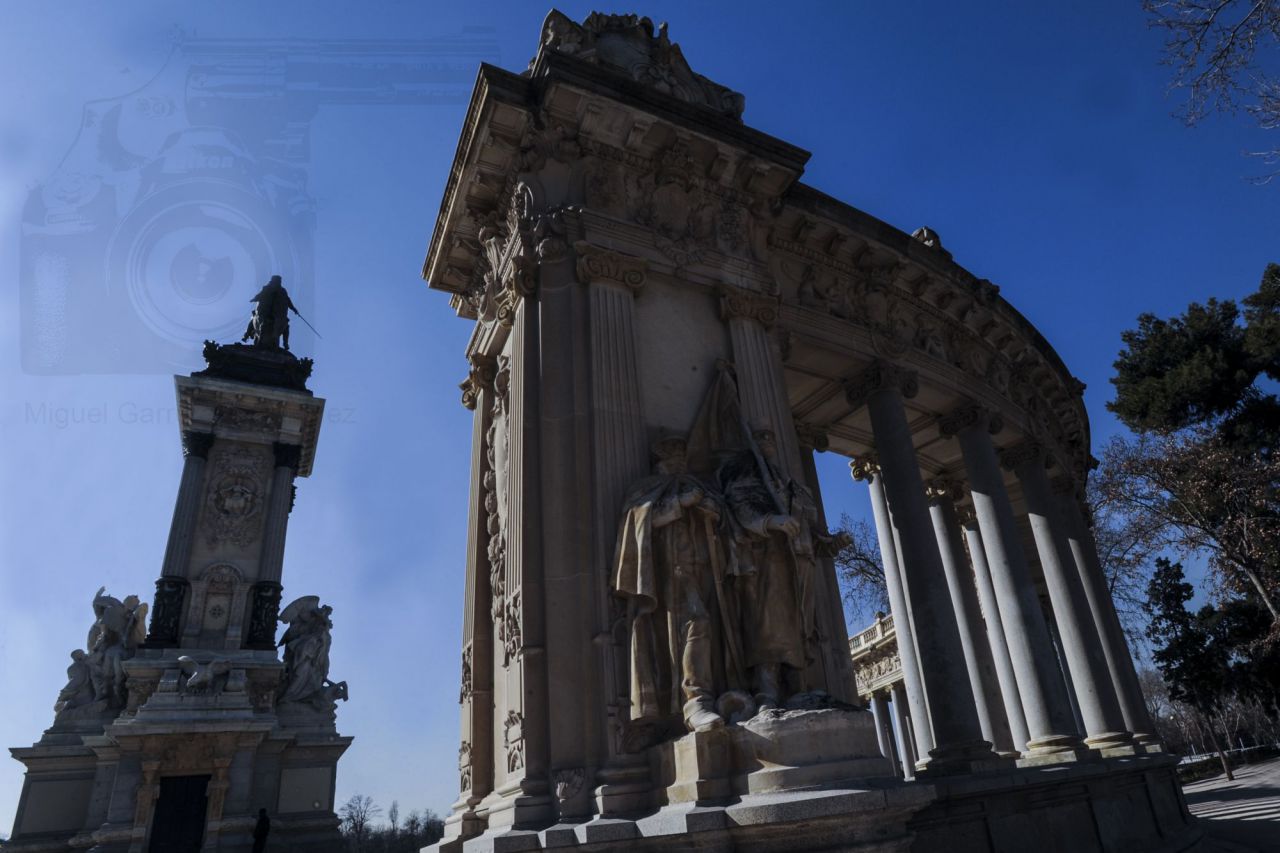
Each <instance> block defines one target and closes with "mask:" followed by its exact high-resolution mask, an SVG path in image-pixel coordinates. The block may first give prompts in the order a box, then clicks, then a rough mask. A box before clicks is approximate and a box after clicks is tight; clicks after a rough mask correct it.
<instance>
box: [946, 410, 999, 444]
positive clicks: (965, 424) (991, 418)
mask: <svg viewBox="0 0 1280 853" xmlns="http://www.w3.org/2000/svg"><path fill="white" fill-rule="evenodd" d="M984 424H985V425H986V429H987V432H989V433H991V434H992V435H995V434H996V433H998V432H1000V430H1002V429H1004V418H1002V417H1001V416H1000V415H999V414H998V413H996V412H992V411H991V410H990V409H987V408H984V407H982V406H980V405H978V404H977V403H965V404H963V405H961V406H957V407H956V408H955V409H952V410H951V411H950V412H948V413H947V414H945V415H943V416H942V417H940V418H938V431H939V432H941V433H942V435H943V436H944V437H946V438H951V437H953V436H956V435H959V434H960V433H962V432H964V431H965V430H966V429H969V428H970V427H978V428H981V427H982V426H983V425H984Z"/></svg>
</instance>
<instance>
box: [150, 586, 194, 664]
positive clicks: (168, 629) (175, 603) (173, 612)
mask: <svg viewBox="0 0 1280 853" xmlns="http://www.w3.org/2000/svg"><path fill="white" fill-rule="evenodd" d="M190 587H191V584H190V583H189V582H188V581H187V579H186V578H180V577H174V576H171V575H166V576H164V577H161V578H160V579H159V580H157V581H156V594H155V599H154V602H153V606H152V609H151V629H150V630H149V631H148V633H147V639H146V643H145V645H146V646H147V647H149V648H168V647H171V646H176V645H177V644H178V640H179V630H180V626H181V623H182V611H183V605H184V604H185V603H186V599H187V590H188V589H189V588H190Z"/></svg>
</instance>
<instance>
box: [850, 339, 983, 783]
mask: <svg viewBox="0 0 1280 853" xmlns="http://www.w3.org/2000/svg"><path fill="white" fill-rule="evenodd" d="M916 387H917V386H916V377H915V374H914V373H908V372H905V371H903V370H900V369H899V368H897V367H896V366H893V365H890V364H888V363H885V362H876V363H874V364H872V365H871V366H870V367H869V368H867V370H866V371H865V372H864V374H863V376H862V380H861V382H859V383H857V384H856V385H854V386H852V387H850V388H849V389H848V396H849V401H850V402H851V403H853V404H854V405H855V406H856V405H862V404H864V403H865V405H866V406H867V410H868V413H869V414H870V416H871V430H872V433H873V434H874V436H875V442H876V451H877V453H878V455H879V459H880V468H881V471H882V472H883V475H884V489H885V495H886V497H887V499H888V503H889V508H890V511H891V515H892V520H893V524H894V526H895V527H896V528H897V529H898V532H899V536H898V544H899V546H900V547H901V548H902V557H903V566H902V570H903V573H904V574H905V575H907V576H908V580H907V582H906V591H907V595H908V596H910V600H911V613H912V618H913V620H915V622H916V624H917V625H918V626H919V628H920V630H919V631H917V632H916V637H915V639H916V643H917V653H918V654H919V656H920V678H921V681H922V682H923V684H924V689H925V693H926V695H927V696H928V697H929V706H930V707H931V708H933V707H937V708H939V709H941V708H945V709H946V713H938V714H935V715H933V718H932V719H931V720H930V722H931V723H932V724H933V735H934V738H935V744H934V747H933V749H932V750H930V752H929V761H928V768H929V772H930V773H955V772H967V771H971V770H975V769H982V768H984V767H987V766H990V765H989V764H987V762H992V761H996V760H997V758H996V755H995V753H994V752H992V751H991V743H990V741H986V740H983V739H982V729H981V725H980V723H979V721H978V713H977V709H976V708H975V706H974V702H973V692H972V691H971V690H970V688H969V674H968V671H967V670H966V668H965V665H964V658H963V656H962V655H961V654H959V653H958V652H959V650H960V649H961V639H960V629H959V626H958V625H957V623H956V614H955V611H954V610H953V609H952V607H951V597H950V595H949V594H948V593H947V578H946V572H945V571H944V570H943V567H942V558H941V556H940V555H939V553H938V544H937V540H936V539H935V538H934V535H933V522H932V520H931V519H930V517H929V506H928V504H927V503H926V501H925V495H924V482H923V481H922V479H921V477H920V465H919V462H918V461H917V459H916V449H915V445H914V444H913V442H912V435H911V427H910V425H909V424H908V423H907V413H906V407H905V405H904V402H903V398H904V396H908V397H909V396H913V395H914V394H915V391H916Z"/></svg>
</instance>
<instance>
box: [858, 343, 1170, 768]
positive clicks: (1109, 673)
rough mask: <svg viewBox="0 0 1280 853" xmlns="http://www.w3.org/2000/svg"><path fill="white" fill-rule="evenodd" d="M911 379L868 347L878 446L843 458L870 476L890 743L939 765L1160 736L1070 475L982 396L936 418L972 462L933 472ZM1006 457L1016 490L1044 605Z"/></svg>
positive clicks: (1090, 750)
mask: <svg viewBox="0 0 1280 853" xmlns="http://www.w3.org/2000/svg"><path fill="white" fill-rule="evenodd" d="M916 387H917V382H916V377H915V374H914V373H913V372H911V371H907V370H903V369H901V368H898V367H897V366H895V365H892V364H889V363H886V362H875V363H873V364H872V365H871V366H870V367H868V368H867V369H866V371H865V372H864V374H863V376H862V377H861V379H860V381H856V382H851V383H849V385H848V387H847V389H846V391H847V395H848V398H849V401H850V402H851V403H852V404H854V405H855V406H863V405H865V406H866V407H867V410H868V414H869V416H870V420H871V426H872V433H873V440H874V446H875V451H874V453H871V454H866V455H864V456H862V457H859V458H857V459H854V460H853V461H852V462H851V463H850V467H851V469H852V472H853V476H854V478H855V479H856V480H862V481H865V482H866V483H867V484H868V487H869V490H870V494H871V504H872V510H873V514H874V516H875V523H876V529H877V534H878V541H879V544H880V550H881V556H882V558H883V564H884V570H885V579H886V583H887V587H888V593H889V601H890V607H891V609H892V613H893V618H894V623H895V626H896V634H897V638H898V650H899V655H900V657H901V661H902V671H903V679H902V681H901V682H900V683H897V684H895V685H893V688H894V689H895V690H896V691H897V693H895V695H893V697H892V698H893V701H892V702H891V703H888V704H889V705H890V706H892V711H893V713H894V715H895V717H897V718H899V719H898V722H899V725H897V726H895V727H894V729H895V730H896V731H897V732H898V733H899V735H900V736H902V737H903V739H904V740H908V738H906V737H905V736H904V735H905V733H907V732H910V733H911V734H912V737H911V738H909V740H911V741H912V742H910V743H904V744H902V746H901V747H900V748H899V749H898V750H897V753H898V754H899V755H909V754H914V756H915V758H916V767H917V769H918V770H919V771H920V772H923V773H926V774H930V775H937V774H945V773H955V772H965V771H973V770H981V769H985V768H987V767H996V766H1000V764H1001V763H1007V760H1008V759H1018V763H1019V764H1020V765H1034V764H1049V763H1060V762H1067V761H1081V760H1091V759H1093V758H1096V757H1098V756H1107V757H1112V756H1121V755H1133V754H1138V753H1142V752H1148V751H1158V750H1159V749H1160V746H1159V741H1158V739H1157V738H1156V737H1155V736H1154V734H1152V731H1153V729H1152V726H1151V723H1150V720H1149V718H1148V715H1147V712H1146V707H1145V704H1144V703H1143V699H1142V694H1141V691H1140V690H1139V688H1138V684H1137V677H1136V674H1135V673H1134V670H1133V664H1132V659H1131V658H1130V656H1129V652H1128V649H1127V647H1126V645H1125V642H1124V637H1123V634H1122V632H1121V631H1120V626H1119V621H1118V619H1117V618H1116V615H1115V610H1114V607H1113V605H1112V602H1111V597H1110V595H1109V593H1108V589H1107V585H1106V579H1105V577H1104V575H1103V572H1102V567H1101V563H1100V562H1099V560H1098V556H1097V550H1096V547H1095V546H1094V543H1093V541H1092V539H1091V538H1090V537H1089V534H1088V524H1087V523H1086V521H1085V518H1084V515H1083V511H1082V508H1081V503H1080V500H1079V498H1078V491H1077V489H1076V487H1075V484H1074V483H1072V482H1071V481H1069V480H1067V479H1065V478H1060V479H1059V480H1057V481H1055V482H1052V483H1051V482H1050V480H1049V477H1048V474H1047V461H1048V459H1047V455H1046V451H1045V449H1044V448H1043V447H1041V446H1040V445H1038V444H1037V443H1035V442H1034V441H1030V440H1024V441H1020V442H1018V443H1016V444H1014V445H1012V446H1010V447H1004V448H1001V447H998V446H997V445H996V443H995V441H994V440H993V437H992V436H993V435H994V434H996V433H999V432H1000V429H1001V423H1000V420H999V417H998V415H995V414H993V413H990V412H988V411H986V410H985V409H983V408H982V407H980V406H978V405H976V404H965V405H962V406H960V407H959V408H957V409H956V410H954V411H952V412H949V413H947V414H945V415H943V416H942V417H940V418H939V419H938V421H937V427H938V429H939V431H940V432H941V434H942V435H943V436H944V437H946V438H949V439H954V440H956V441H958V443H959V446H960V451H961V456H962V458H963V472H955V473H953V474H952V476H951V477H949V478H939V479H935V480H931V481H929V482H925V480H924V478H923V477H922V475H921V469H920V465H919V462H918V459H917V456H916V449H915V446H914V443H913V440H912V431H911V427H910V425H909V422H908V418H907V412H906V407H905V402H904V401H905V399H906V398H907V397H910V396H913V395H914V394H915V391H916ZM1005 471H1010V472H1012V473H1013V475H1014V477H1015V478H1016V479H1017V482H1018V486H1019V490H1020V492H1021V494H1022V512H1023V513H1024V514H1025V516H1026V520H1027V521H1028V522H1029V525H1030V528H1031V531H1032V534H1033V539H1034V544H1035V558H1036V561H1037V562H1038V564H1039V566H1040V568H1041V570H1042V572H1043V575H1044V581H1045V587H1046V588H1047V591H1048V603H1047V606H1045V607H1043V608H1042V604H1041V600H1040V596H1039V595H1038V593H1037V589H1036V586H1035V582H1034V580H1033V575H1032V569H1031V565H1032V564H1031V561H1030V559H1029V557H1028V555H1027V554H1026V553H1025V551H1024V547H1023V533H1022V528H1021V526H1020V523H1019V518H1018V516H1017V514H1015V510H1014V505H1013V502H1012V501H1011V500H1010V497H1009V494H1008V491H1007V490H1006V486H1005ZM962 502H963V503H962ZM1051 623H1052V624H1053V625H1056V628H1057V634H1058V639H1059V640H1060V649H1061V653H1062V661H1063V663H1062V665H1061V666H1060V665H1059V658H1058V649H1056V648H1055V643H1054V637H1053V635H1052V633H1051ZM1064 671H1065V675H1066V677H1064ZM1069 691H1070V692H1069ZM899 693H900V694H901V695H898V694H899ZM877 698H878V701H875V700H873V702H872V711H873V712H874V713H875V714H876V715H877V720H878V721H884V722H887V719H888V713H889V708H888V707H886V706H885V704H884V703H883V698H882V697H877ZM877 705H879V707H877ZM1073 706H1074V707H1075V708H1076V709H1078V719H1079V722H1077V715H1076V714H1075V713H1073ZM907 712H909V717H910V720H911V725H910V726H908V725H907V724H906V722H907V721H906V719H905V717H906V716H907ZM888 736H889V735H888V734H887V729H886V733H885V734H882V739H883V738H887V737H888ZM887 745H888V744H887V743H884V744H882V749H883V747H885V746H887ZM885 752H886V754H889V751H888V750H885Z"/></svg>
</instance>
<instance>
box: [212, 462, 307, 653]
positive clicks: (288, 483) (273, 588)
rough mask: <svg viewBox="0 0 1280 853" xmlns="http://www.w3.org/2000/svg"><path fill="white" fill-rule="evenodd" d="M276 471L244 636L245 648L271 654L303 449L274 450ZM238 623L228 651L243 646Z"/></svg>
mask: <svg viewBox="0 0 1280 853" xmlns="http://www.w3.org/2000/svg"><path fill="white" fill-rule="evenodd" d="M273 451H274V456H275V463H276V464H275V468H274V470H273V471H272V473H271V491H270V493H269V494H268V496H267V513H266V520H265V523H264V526H263V530H262V552H261V556H260V557H259V560H258V580H257V581H256V582H255V583H254V585H253V590H252V602H251V604H250V606H249V630H248V631H247V632H246V633H245V636H244V648H247V649H261V650H264V651H265V650H268V649H274V648H275V645H276V643H275V638H276V623H277V621H278V619H277V617H278V616H279V613H280V593H281V591H282V590H283V589H284V587H283V586H282V585H281V583H280V578H281V577H282V573H283V571H284V543H285V535H286V533H287V532H288V527H289V513H290V512H291V511H292V509H293V478H294V477H295V476H296V475H297V473H298V463H299V461H300V459H301V457H302V448H301V447H299V446H298V445H296V444H281V443H279V442H277V443H276V444H275V445H274V447H273ZM236 625H237V621H236V620H234V619H233V620H232V621H231V623H230V626H229V628H228V631H227V643H228V647H229V648H234V647H235V646H237V645H239V644H240V638H239V637H238V636H236V631H235V627H236Z"/></svg>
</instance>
